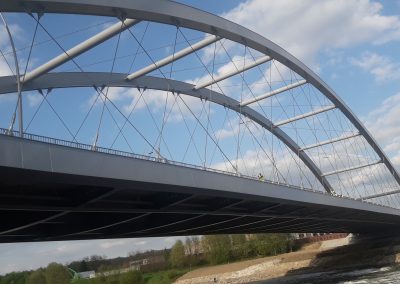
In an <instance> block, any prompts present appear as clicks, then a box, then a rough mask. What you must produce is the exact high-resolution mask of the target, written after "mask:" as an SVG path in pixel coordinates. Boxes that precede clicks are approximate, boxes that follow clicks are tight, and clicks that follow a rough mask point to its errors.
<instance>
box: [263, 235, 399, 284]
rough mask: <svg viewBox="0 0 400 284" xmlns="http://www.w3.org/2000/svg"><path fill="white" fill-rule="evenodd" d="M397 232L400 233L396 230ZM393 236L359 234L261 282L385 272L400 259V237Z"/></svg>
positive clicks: (329, 280)
mask: <svg viewBox="0 0 400 284" xmlns="http://www.w3.org/2000/svg"><path fill="white" fill-rule="evenodd" d="M393 235H397V236H398V235H399V234H398V232H396V234H392V236H393ZM392 236H389V235H388V234H379V235H378V234H377V235H355V236H354V237H353V238H352V241H351V242H350V243H349V244H348V245H345V246H340V247H336V248H332V249H327V250H323V251H321V252H319V253H317V254H316V255H315V256H314V257H313V258H312V260H311V261H310V262H309V265H308V266H306V267H302V268H298V269H293V270H290V271H288V272H287V273H286V274H285V275H284V276H282V277H279V278H274V279H270V280H265V281H259V282H257V283H260V284H261V283H264V284H267V283H268V284H269V283H279V284H294V283H314V284H317V283H318V284H319V283H321V284H322V283H338V282H341V281H354V280H357V279H360V277H366V275H372V274H373V273H384V272H386V271H388V270H389V269H390V268H389V267H394V266H395V265H396V264H397V263H399V261H400V238H399V237H392ZM398 253H399V255H398V256H397V254H398Z"/></svg>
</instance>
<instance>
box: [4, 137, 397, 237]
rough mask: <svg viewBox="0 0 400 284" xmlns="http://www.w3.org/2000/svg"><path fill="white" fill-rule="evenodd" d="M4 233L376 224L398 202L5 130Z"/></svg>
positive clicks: (362, 227) (388, 224)
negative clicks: (359, 198)
mask: <svg viewBox="0 0 400 284" xmlns="http://www.w3.org/2000/svg"><path fill="white" fill-rule="evenodd" d="M0 149H2V150H1V151H0V153H1V155H2V159H0V160H1V161H0V219H1V220H2V221H1V222H0V242H25V241H53V240H78V239H79V240H81V239H98V238H125V237H153V236H168V235H196V234H219V233H262V232H372V231H373V232H377V231H383V230H396V229H397V228H399V227H400V216H398V214H397V212H396V211H397V210H393V209H390V208H386V207H382V206H376V205H372V204H369V203H365V202H360V201H356V200H350V199H342V198H338V197H333V196H329V195H327V194H321V193H315V192H307V191H303V190H300V189H295V188H290V187H287V186H285V185H276V184H269V183H264V182H259V181H257V180H249V179H245V178H240V177H236V176H229V175H224V174H220V173H215V172H209V171H204V170H199V169H192V168H186V167H181V166H176V165H171V164H167V163H158V162H154V161H146V160H139V159H133V158H126V157H120V156H115V155H110V154H105V153H98V152H93V151H86V150H78V149H73V148H68V147H63V146H57V145H52V144H46V143H41V142H34V141H29V140H25V139H19V138H15V137H8V136H4V135H1V137H0Z"/></svg>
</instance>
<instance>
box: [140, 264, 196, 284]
mask: <svg viewBox="0 0 400 284" xmlns="http://www.w3.org/2000/svg"><path fill="white" fill-rule="evenodd" d="M187 272H189V269H188V268H184V269H168V270H163V271H158V272H151V273H145V274H143V279H144V281H145V283H146V284H169V283H172V282H174V281H175V280H176V279H178V278H179V277H181V276H182V275H184V274H185V273H187Z"/></svg>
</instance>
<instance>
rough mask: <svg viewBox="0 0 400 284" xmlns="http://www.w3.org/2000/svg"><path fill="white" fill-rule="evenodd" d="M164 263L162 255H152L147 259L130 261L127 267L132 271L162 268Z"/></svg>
mask: <svg viewBox="0 0 400 284" xmlns="http://www.w3.org/2000/svg"><path fill="white" fill-rule="evenodd" d="M165 263H166V261H165V257H164V256H163V255H153V256H149V257H147V258H142V259H137V260H132V261H130V262H129V267H130V269H132V270H143V268H144V267H149V266H160V265H161V266H163V265H165Z"/></svg>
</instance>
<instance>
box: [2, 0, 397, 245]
mask: <svg viewBox="0 0 400 284" xmlns="http://www.w3.org/2000/svg"><path fill="white" fill-rule="evenodd" d="M0 11H1V12H2V21H3V25H4V28H5V31H6V32H7V33H5V34H6V35H7V36H8V42H9V44H7V45H6V46H1V60H2V61H1V63H2V64H3V65H2V66H7V67H8V69H9V70H8V74H5V75H4V76H2V77H0V98H3V100H2V101H1V102H0V109H1V112H2V115H1V118H0V127H1V128H0V168H1V171H0V176H1V177H0V184H1V186H0V188H1V189H0V216H1V220H2V222H1V224H0V242H25V241H53V240H81V239H98V238H124V237H149V236H169V235H197V234H220V233H264V232H377V231H379V232H380V231H385V230H397V229H399V227H400V210H399V209H400V199H399V194H400V176H399V174H398V172H397V170H396V169H395V168H394V166H393V165H392V163H391V162H390V159H389V158H388V157H387V156H386V155H385V153H384V152H383V151H382V149H381V148H380V146H379V145H378V144H377V142H376V141H375V140H374V138H373V137H372V136H371V134H370V133H369V132H368V130H367V129H366V128H365V127H364V126H363V124H362V122H361V121H360V120H359V119H358V118H357V117H356V116H355V115H354V114H353V112H352V111H351V110H350V109H349V107H348V106H347V105H346V104H345V103H344V102H343V101H342V100H341V99H340V98H339V96H338V95H337V94H336V93H335V92H334V91H333V90H332V89H331V88H330V87H329V86H328V85H327V84H326V83H325V82H324V81H323V80H322V79H321V78H320V77H319V76H318V75H316V74H315V73H314V72H313V71H311V70H310V69H309V68H308V67H307V66H305V65H304V64H303V63H302V62H300V61H299V60H298V59H296V58H295V57H294V56H292V55H291V54H289V53H288V52H287V51H285V50H283V49H282V48H281V47H279V46H277V45H276V44H274V43H273V42H271V41H269V40H268V39H266V38H264V37H262V36H261V35H259V34H257V33H255V32H253V31H251V30H248V29H246V28H244V27H243V26H240V25H238V24H236V23H233V22H231V21H228V20H226V19H224V18H221V17H218V16H216V15H212V14H210V13H207V12H204V11H201V10H198V9H195V8H193V7H189V6H185V5H183V4H179V3H175V2H169V1H151V2H149V1H144V0H129V1H127V0H126V1H125V0H115V1H113V2H112V4H111V3H107V2H102V1H95V0H68V1H59V0H31V1H24V0H22V1H6V0H1V1H0ZM16 26H18V27H24V29H23V32H24V33H26V34H23V35H21V34H20V35H18V32H16V31H17V28H16ZM13 29H14V30H13ZM13 31H14V32H13ZM19 33H21V31H19ZM27 39H29V42H28V41H27Z"/></svg>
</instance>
